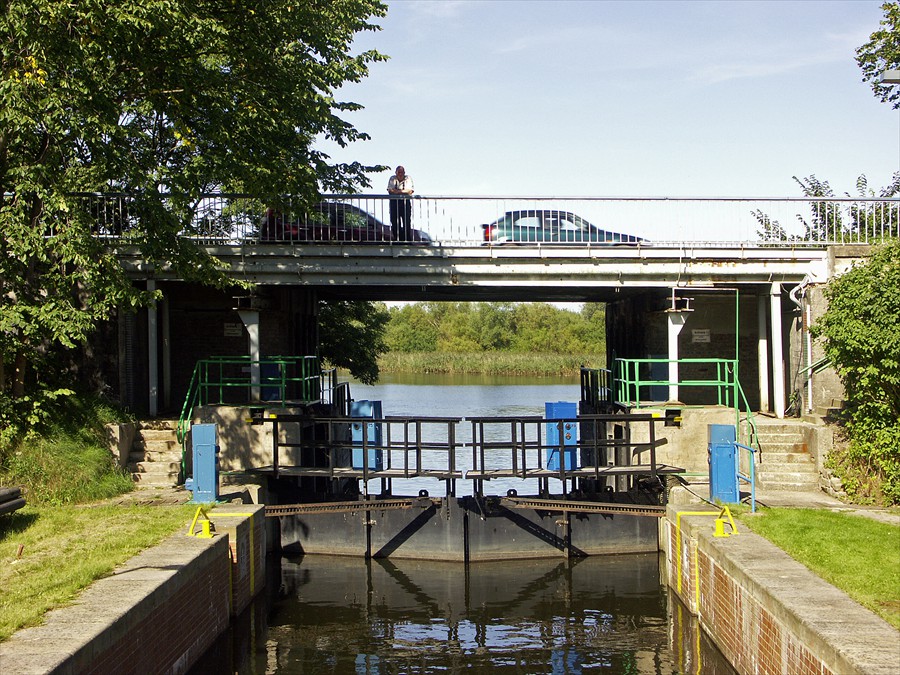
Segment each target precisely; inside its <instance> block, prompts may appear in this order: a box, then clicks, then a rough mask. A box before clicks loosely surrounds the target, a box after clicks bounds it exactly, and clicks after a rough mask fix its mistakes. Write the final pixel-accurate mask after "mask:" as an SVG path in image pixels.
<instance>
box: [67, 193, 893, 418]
mask: <svg viewBox="0 0 900 675" xmlns="http://www.w3.org/2000/svg"><path fill="white" fill-rule="evenodd" d="M84 199H85V203H86V204H88V206H89V208H90V209H91V213H92V214H94V215H95V216H96V217H97V219H98V222H99V226H98V227H99V234H100V236H103V237H106V238H109V240H110V245H111V246H112V247H114V249H115V251H116V253H117V255H118V256H119V258H120V260H121V261H122V263H123V265H124V266H125V268H126V269H127V270H128V271H129V273H130V274H131V275H132V276H133V278H134V279H135V280H136V282H137V283H145V284H146V285H147V287H148V288H156V289H159V290H161V291H163V296H164V298H165V299H164V301H163V302H162V303H160V305H158V306H157V307H154V308H151V309H150V310H149V312H148V314H147V316H146V317H145V318H141V319H139V320H138V321H137V322H132V323H133V325H130V326H129V325H125V326H123V327H122V330H123V331H125V332H126V333H128V332H129V331H130V334H132V335H133V334H134V333H135V331H138V332H143V331H146V333H144V334H145V335H146V338H145V339H139V340H137V343H135V344H136V346H135V349H138V350H145V353H146V358H147V361H148V364H149V365H148V371H147V373H148V374H147V377H146V380H145V381H142V380H144V378H143V377H141V376H138V377H136V378H134V382H133V384H132V385H130V386H131V387H132V389H133V390H134V397H135V405H136V406H137V407H138V409H140V408H141V407H142V405H146V407H147V408H148V410H150V411H151V412H154V411H155V410H157V409H159V407H160V406H162V407H166V404H165V401H166V400H168V399H171V400H177V397H178V396H179V390H180V389H182V388H184V387H185V386H186V382H183V381H184V380H186V379H187V378H189V374H186V373H185V372H184V371H186V370H189V368H190V367H192V364H193V363H195V362H196V361H198V360H199V359H203V358H207V357H208V356H209V355H210V354H209V351H210V350H223V351H222V353H225V351H224V350H231V353H235V352H236V353H247V351H248V346H247V344H248V338H249V356H250V357H251V359H253V358H255V357H258V356H259V355H260V354H264V353H270V354H271V353H278V354H312V353H315V351H316V350H315V347H316V328H315V323H316V305H317V301H319V300H327V299H348V298H349V299H363V300H383V301H421V300H446V301H473V300H477V301H547V302H558V301H575V302H604V303H607V345H608V353H607V355H606V356H607V363H609V364H612V363H613V361H614V360H615V359H616V358H621V357H627V358H657V359H659V358H662V359H667V360H668V361H669V362H670V364H671V363H677V362H678V361H679V360H680V359H684V358H692V357H699V358H709V357H717V358H736V359H738V360H739V361H740V363H741V378H742V379H743V380H744V389H745V390H746V391H750V392H752V393H751V395H750V398H751V401H750V405H751V406H753V407H755V408H756V409H758V410H761V411H766V412H772V413H774V414H775V415H777V416H782V415H784V413H785V411H786V410H787V408H788V406H789V402H790V401H791V400H793V403H790V404H791V405H794V406H795V407H802V409H803V410H806V411H814V410H819V411H822V410H825V409H828V408H830V407H833V406H834V405H836V404H838V402H839V399H840V397H841V392H840V387H839V385H838V383H837V382H836V379H835V378H834V377H833V376H832V377H829V376H827V375H826V376H817V377H818V378H819V381H818V382H817V383H816V384H815V385H814V384H813V382H812V378H813V373H814V371H815V365H816V362H817V361H818V359H819V357H820V356H821V355H820V354H818V353H817V351H816V348H815V346H814V345H813V344H812V340H811V338H810V336H809V333H808V327H809V325H810V324H811V323H812V322H813V321H814V320H815V318H816V317H817V316H818V315H819V314H820V313H821V311H823V308H824V300H823V299H822V293H821V289H822V287H823V285H824V284H825V283H827V281H828V280H829V279H830V278H832V277H833V276H834V275H835V274H839V273H840V272H841V271H843V270H845V269H846V268H847V267H848V266H849V265H851V264H852V263H853V261H854V260H856V259H859V258H860V257H862V256H865V255H866V254H867V253H868V251H869V247H870V245H871V244H873V243H877V242H878V241H881V240H882V239H883V238H885V237H897V236H898V235H900V200H897V199H874V198H873V199H852V198H846V199H826V198H794V199H780V198H759V199H754V198H666V197H659V198H599V197H554V196H545V197H515V196H509V197H499V196H498V197H477V198H475V197H456V196H442V197H416V198H414V199H412V200H411V202H412V204H411V206H412V208H411V211H412V227H413V228H415V230H416V232H414V233H413V234H412V235H411V236H409V237H407V238H406V239H407V240H396V239H395V238H393V237H392V236H391V234H390V226H389V225H388V223H389V221H390V215H389V212H390V201H391V200H389V199H388V198H387V197H386V196H381V195H327V196H324V197H322V201H321V202H320V203H319V204H317V205H315V206H312V207H310V206H301V205H299V204H296V203H294V202H293V201H292V200H291V199H289V198H284V199H282V200H280V202H279V204H277V205H274V206H272V205H266V204H262V203H260V202H258V201H255V200H251V199H249V198H247V197H246V196H243V195H227V194H208V195H202V196H200V197H198V198H197V199H196V200H195V201H194V202H192V203H191V204H190V206H189V208H188V210H187V211H184V212H183V213H182V217H183V222H184V227H183V236H185V237H190V238H192V239H194V240H195V241H196V242H197V243H198V245H201V246H203V247H205V248H206V250H207V251H208V252H209V253H210V254H212V255H214V256H216V257H217V258H218V259H219V260H221V261H222V262H223V263H224V265H225V266H226V269H227V270H228V273H229V274H230V275H231V276H232V277H233V278H235V279H236V280H238V279H239V280H242V281H246V282H249V283H251V284H252V285H253V287H254V288H255V290H254V292H252V293H250V294H247V296H246V297H240V298H235V297H233V296H234V294H226V295H222V294H219V296H216V295H215V294H213V293H212V292H211V291H209V290H208V289H197V288H193V287H191V286H190V285H189V284H185V283H184V282H183V281H182V280H181V279H179V278H178V276H177V275H176V274H175V273H174V272H173V271H172V270H171V269H168V268H165V267H164V268H154V267H152V266H150V265H149V264H148V263H147V262H146V261H145V260H144V258H143V257H142V255H141V252H140V250H139V249H138V248H134V247H129V246H127V245H126V244H125V242H126V240H125V239H121V238H120V236H121V234H122V233H124V232H126V231H127V230H128V228H129V227H130V226H131V224H132V223H134V222H135V221H136V219H137V218H139V216H138V215H137V214H138V213H139V211H140V209H139V208H137V207H136V206H135V205H134V203H133V201H132V199H131V198H130V197H127V196H123V195H85V196H84ZM529 228H531V229H529ZM422 232H424V233H426V234H424V235H423V234H421V233H422ZM536 232H537V234H536ZM182 324H184V325H182ZM188 326H189V327H188ZM129 339H131V338H129ZM125 342H126V344H131V342H134V340H131V342H128V339H126V341H125ZM174 342H177V344H178V348H177V351H176V350H175V349H173V348H172V347H171V345H172V344H173V343H174ZM140 343H143V344H140ZM166 350H168V352H167V351H166ZM179 359H183V360H185V363H184V364H180V363H176V361H178V360H179ZM126 360H127V357H126ZM669 374H670V375H677V365H676V366H672V365H670V369H669ZM145 387H146V391H147V392H148V393H147V394H146V396H145V395H144V394H142V393H140V391H139V390H141V389H144V388H145ZM167 391H169V392H174V393H170V394H167V393H166V392H167ZM126 398H127V397H126ZM141 401H143V404H142V403H141ZM169 405H171V404H169Z"/></svg>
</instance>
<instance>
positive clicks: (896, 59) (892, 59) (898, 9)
mask: <svg viewBox="0 0 900 675" xmlns="http://www.w3.org/2000/svg"><path fill="white" fill-rule="evenodd" d="M881 9H882V10H883V11H884V18H883V19H882V20H881V24H880V25H881V28H879V29H878V30H876V31H875V32H874V33H872V35H871V37H870V38H869V41H868V42H867V43H866V44H864V45H863V46H862V47H860V48H859V49H857V50H856V63H857V64H858V65H859V67H860V68H861V69H862V72H863V82H868V83H869V84H871V86H872V91H873V92H875V96H877V97H878V98H879V99H881V101H882V102H883V103H893V104H894V108H900V87H897V86H896V85H893V84H884V83H882V81H881V78H882V76H883V75H884V72H885V71H886V70H896V69H898V68H900V3H897V2H886V3H884V4H883V5H882V6H881Z"/></svg>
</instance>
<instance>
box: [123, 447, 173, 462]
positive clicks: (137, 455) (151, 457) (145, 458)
mask: <svg viewBox="0 0 900 675" xmlns="http://www.w3.org/2000/svg"><path fill="white" fill-rule="evenodd" d="M128 461H129V462H132V463H133V462H181V450H180V449H179V450H172V451H169V452H145V451H143V450H132V451H131V452H130V453H128Z"/></svg>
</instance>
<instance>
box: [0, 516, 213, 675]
mask: <svg viewBox="0 0 900 675" xmlns="http://www.w3.org/2000/svg"><path fill="white" fill-rule="evenodd" d="M227 554H228V539H227V538H226V537H221V536H219V537H213V538H211V539H202V538H198V537H188V536H186V530H179V531H178V532H176V533H175V534H172V535H170V536H169V537H167V538H166V539H164V540H163V541H162V542H161V543H160V544H159V545H157V546H154V547H152V548H149V549H147V550H145V551H142V552H141V553H138V554H137V555H135V556H134V557H132V558H130V559H129V560H127V561H126V562H125V563H123V564H122V565H121V566H120V567H118V568H116V569H115V570H114V571H113V573H112V574H111V575H110V576H107V577H104V578H102V579H98V580H97V581H95V582H94V583H92V584H91V585H90V586H88V587H87V588H86V589H85V590H84V591H83V592H82V593H81V594H80V595H79V596H78V597H77V598H76V600H75V601H74V602H73V603H72V604H71V605H69V606H66V607H61V608H58V609H53V610H51V611H49V612H48V613H47V614H46V615H45V617H44V621H43V623H42V624H41V625H40V626H35V627H32V628H25V629H22V630H20V631H17V632H15V633H13V635H12V636H10V638H9V639H8V640H6V641H4V642H2V643H0V664H2V671H3V672H4V673H6V672H9V673H17V674H18V675H31V674H32V673H34V674H36V673H48V672H51V671H52V672H57V673H70V672H71V673H76V672H78V670H79V667H78V664H82V665H83V664H87V663H91V662H92V661H93V660H94V658H95V657H96V656H97V655H99V654H101V653H103V652H104V651H105V650H106V649H108V648H109V647H111V646H112V645H114V644H115V643H116V642H117V641H118V640H119V639H120V638H121V637H122V636H123V635H125V634H126V633H127V632H128V631H129V630H130V627H131V625H133V624H134V623H135V622H136V621H140V620H141V619H142V618H144V617H145V616H147V614H148V613H149V612H151V611H152V610H153V609H154V607H156V606H157V605H158V604H159V602H158V600H159V599H160V594H161V593H162V594H165V595H164V596H163V597H170V595H171V594H172V593H175V592H178V591H177V590H176V588H175V587H176V586H177V584H178V583H179V582H178V581H177V575H178V572H179V571H180V570H182V569H183V568H184V567H185V566H186V565H187V564H189V563H190V562H191V561H193V560H196V559H198V558H205V557H206V556H216V557H224V556H226V555H227ZM173 578H174V579H175V583H174V584H173V583H171V582H172V580H173ZM126 615H129V617H128V618H129V620H128V621H123V620H122V619H123V617H125V616H126Z"/></svg>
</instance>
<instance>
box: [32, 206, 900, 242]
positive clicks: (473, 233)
mask: <svg viewBox="0 0 900 675" xmlns="http://www.w3.org/2000/svg"><path fill="white" fill-rule="evenodd" d="M71 200H72V204H71V208H70V211H71V210H72V209H73V208H74V209H76V210H78V211H79V212H80V213H81V215H83V216H86V217H87V218H88V219H89V220H91V221H92V222H94V223H96V225H95V228H96V234H97V236H100V237H104V238H108V239H110V240H120V239H124V240H128V238H129V236H131V234H132V233H134V232H138V231H139V230H140V228H141V223H142V222H144V221H148V220H149V219H150V218H159V217H160V213H166V214H168V215H169V216H171V218H173V219H174V222H176V223H179V224H180V225H179V227H180V231H181V234H182V236H184V237H189V238H192V239H195V240H196V241H197V242H198V243H201V244H209V245H214V244H228V245H268V244H298V245H299V244H307V243H318V242H347V243H354V242H378V243H382V244H387V243H390V242H391V241H392V238H393V235H391V234H390V223H391V201H392V200H391V199H390V198H389V197H388V196H387V195H380V194H377V195H376V194H371V195H367V194H352V195H351V194H343V195H323V196H322V197H321V201H320V202H319V203H318V204H317V205H312V206H311V205H307V204H303V203H302V202H300V200H298V199H296V198H293V197H290V196H286V197H282V198H280V199H279V200H277V203H272V204H267V203H263V202H261V201H259V200H257V199H253V198H251V197H249V196H247V195H241V194H226V193H208V194H201V195H197V196H195V197H192V198H186V197H185V198H180V199H175V198H174V197H167V196H163V197H160V196H155V197H153V198H151V197H149V196H147V195H141V196H136V195H128V194H105V193H104V194H101V193H97V194H78V195H72V196H71ZM153 200H155V201H153ZM410 203H411V221H412V228H414V230H416V231H418V232H424V233H427V236H423V235H420V234H419V233H418V232H414V233H413V234H412V236H411V237H410V238H409V239H410V240H411V241H410V242H404V241H399V242H396V243H417V244H422V243H429V240H430V243H435V244H442V245H446V246H451V245H453V246H471V245H479V246H480V245H486V246H504V245H507V244H508V243H510V239H516V238H517V237H519V236H520V235H513V234H510V232H509V231H506V234H503V232H500V235H499V236H497V237H496V238H495V239H490V238H487V237H486V234H485V230H486V227H485V226H491V225H492V224H493V225H494V226H495V227H494V229H495V230H498V231H502V230H504V228H507V229H508V228H510V227H512V225H510V221H509V220H508V219H505V217H506V216H507V215H508V214H518V216H520V217H522V216H524V217H525V218H526V220H525V221H523V223H526V224H527V223H531V224H534V223H536V222H539V223H540V228H539V229H540V231H541V233H542V234H540V235H535V234H534V233H531V234H528V235H521V238H522V239H521V241H516V243H521V244H528V245H534V246H541V245H552V244H554V243H557V242H559V241H560V240H565V239H566V238H569V239H571V238H573V237H574V238H575V240H576V241H577V243H578V244H579V245H581V246H586V247H591V246H609V245H610V244H615V243H621V241H620V240H623V241H626V242H627V243H629V244H637V245H653V246H676V245H684V244H687V243H690V244H693V245H710V246H712V245H729V246H733V245H735V244H755V245H760V244H764V245H769V246H787V247H803V246H822V245H826V244H854V243H874V242H878V241H880V240H882V239H884V238H888V237H897V236H900V199H894V198H867V199H861V198H851V197H846V198H840V199H837V198H824V197H823V198H813V197H799V198H779V197H759V198H751V197H747V198H737V197H735V198H728V197H721V198H719V197H709V198H706V197H568V196H537V197H526V196H485V197H469V196H452V195H450V196H418V195H417V196H415V197H413V198H412V199H411V200H410ZM541 214H549V216H552V217H544V216H542V215H541ZM575 216H577V217H578V218H577V219H576V218H575ZM64 217H69V216H65V215H60V217H59V218H60V222H61V220H62V219H63V218H64ZM585 221H586V222H587V223H590V224H592V225H593V226H595V227H596V228H597V229H598V230H599V231H601V232H602V233H603V234H602V235H600V236H593V235H587V236H586V235H583V234H574V235H573V234H572V233H571V231H570V230H567V228H568V227H569V226H570V225H571V224H574V223H584V222H585ZM579 226H580V225H579ZM55 227H56V222H55V221H54V220H53V219H52V218H48V223H47V231H48V234H50V235H52V234H53V233H54V231H55V230H54V228H55ZM567 231H568V234H567ZM607 235H608V236H607Z"/></svg>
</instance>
